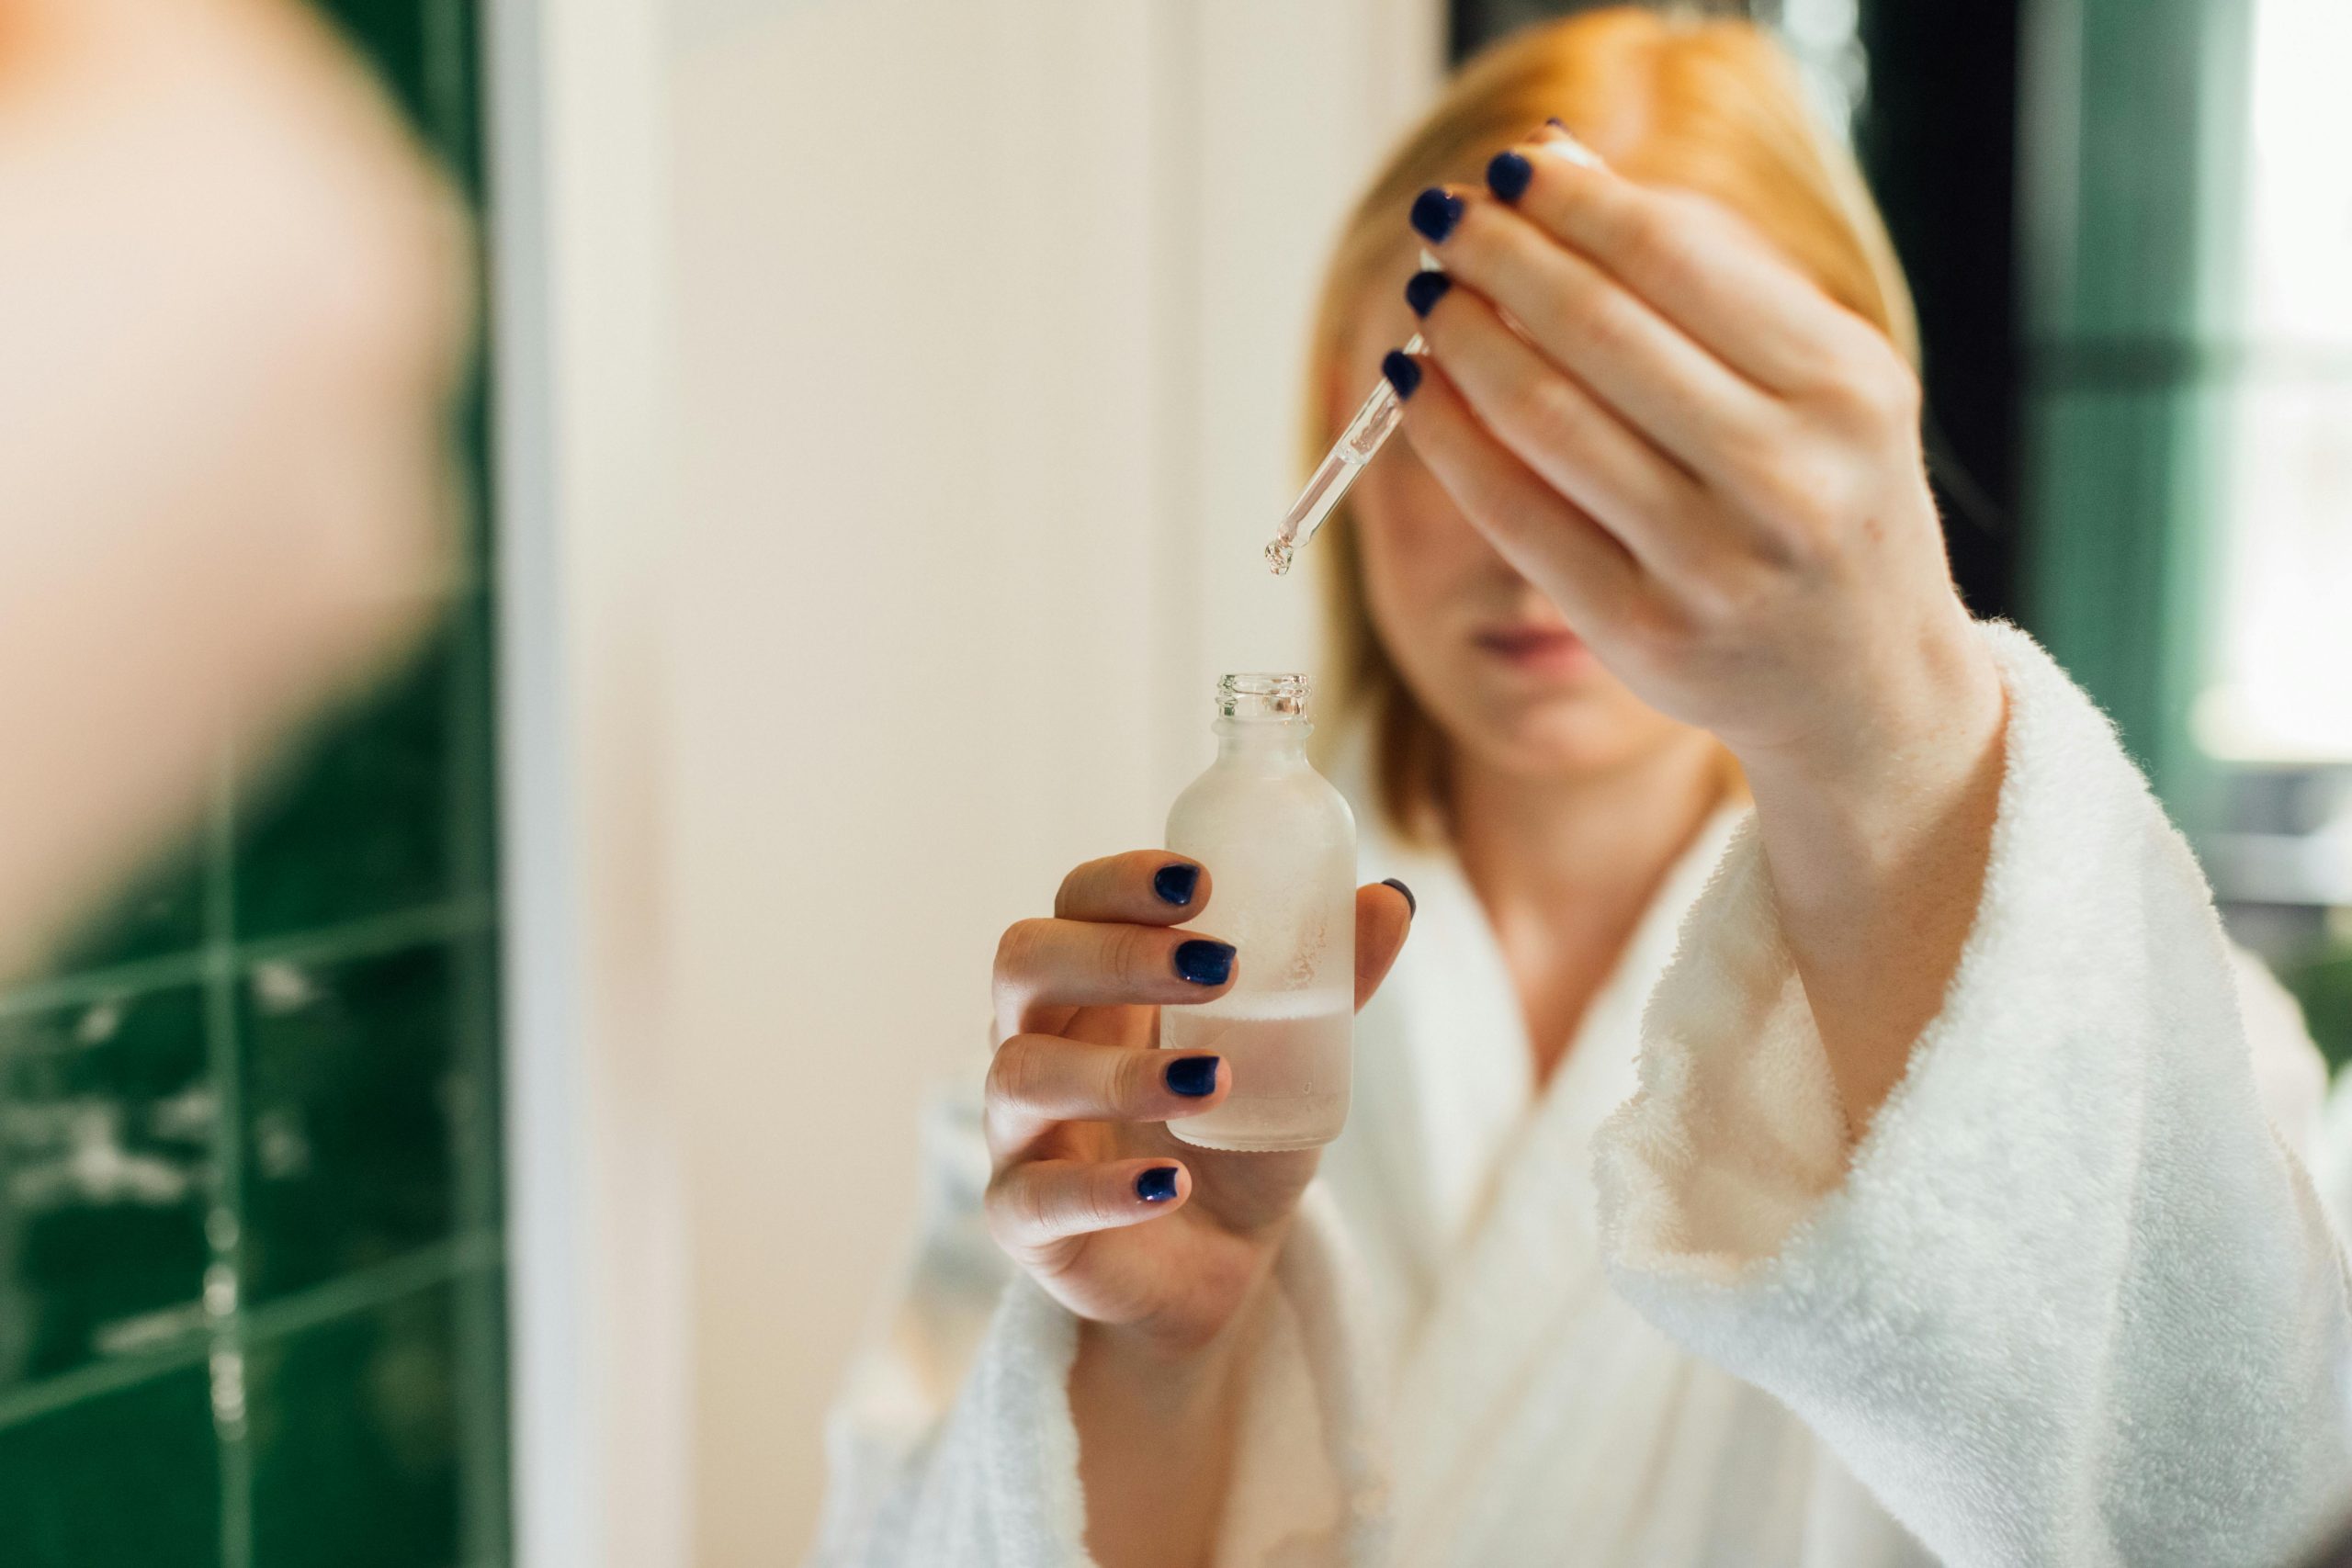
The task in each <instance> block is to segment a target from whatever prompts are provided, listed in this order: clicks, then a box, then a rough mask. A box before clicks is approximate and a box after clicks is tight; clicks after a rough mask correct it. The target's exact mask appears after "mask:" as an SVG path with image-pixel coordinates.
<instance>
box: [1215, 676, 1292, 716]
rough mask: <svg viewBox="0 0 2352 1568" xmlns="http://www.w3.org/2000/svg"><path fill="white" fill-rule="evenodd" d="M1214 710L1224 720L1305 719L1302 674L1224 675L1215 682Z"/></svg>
mask: <svg viewBox="0 0 2352 1568" xmlns="http://www.w3.org/2000/svg"><path fill="white" fill-rule="evenodd" d="M1216 711H1217V713H1218V714H1219V715H1220V716H1223V717H1226V718H1238V719H1252V718H1305V717H1306V676H1304V675H1227V676H1226V677H1225V678H1224V679H1223V680H1221V681H1219V682H1217V683H1216Z"/></svg>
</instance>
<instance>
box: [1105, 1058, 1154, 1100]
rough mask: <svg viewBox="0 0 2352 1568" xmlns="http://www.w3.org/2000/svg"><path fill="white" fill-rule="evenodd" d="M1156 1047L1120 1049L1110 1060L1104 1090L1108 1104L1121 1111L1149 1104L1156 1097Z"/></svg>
mask: <svg viewBox="0 0 2352 1568" xmlns="http://www.w3.org/2000/svg"><path fill="white" fill-rule="evenodd" d="M1158 1055H1159V1053H1158V1052H1156V1051H1148V1050H1132V1051H1122V1052H1120V1053H1119V1055H1118V1057H1117V1059H1116V1060H1114V1062H1113V1063H1112V1064H1111V1070H1110V1073H1109V1079H1110V1081H1109V1083H1108V1084H1107V1085H1106V1086H1105V1092H1106V1093H1107V1094H1108V1095H1109V1097H1110V1100H1111V1104H1112V1105H1113V1106H1114V1107H1115V1108H1117V1109H1119V1110H1121V1111H1135V1110H1140V1109H1142V1108H1144V1107H1147V1106H1149V1105H1151V1104H1152V1103H1153V1102H1154V1101H1155V1100H1158V1099H1159V1088H1160V1077H1159V1073H1160V1068H1159V1062H1158V1061H1157V1060H1155V1059H1154V1058H1155V1057H1157V1056H1158Z"/></svg>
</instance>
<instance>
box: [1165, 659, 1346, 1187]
mask: <svg viewBox="0 0 2352 1568" xmlns="http://www.w3.org/2000/svg"><path fill="white" fill-rule="evenodd" d="M1216 710H1217V717H1216V724H1215V726H1214V727H1213V728H1215V729H1216V737H1217V753H1216V761H1215V762H1213V763H1211V764H1210V765H1209V769H1208V771H1207V772H1206V773H1203V774H1202V775H1201V776H1200V777H1199V778H1197V779H1194V780H1193V782H1192V784H1190V785H1189V786H1187V787H1186V789H1185V791H1184V793H1183V794H1182V795H1178V796H1177V797H1176V804H1175V806H1174V807H1171V808H1170V811H1169V813H1168V847H1169V848H1170V849H1171V850H1173V851H1175V852H1177V853H1178V854H1181V855H1187V856H1190V857H1191V858H1192V859H1193V860H1196V861H1198V862H1200V863H1202V864H1203V865H1204V866H1206V867H1208V871H1209V900H1208V904H1207V906H1206V907H1205V908H1204V909H1203V910H1202V911H1201V914H1200V917H1199V922H1198V924H1199V929H1200V930H1201V931H1203V932H1204V933H1205V934H1207V935H1211V936H1216V937H1221V938H1223V939H1224V940H1225V941H1227V942H1232V943H1233V944H1234V945H1235V946H1236V947H1237V948H1238V949H1239V950H1240V952H1239V961H1238V971H1239V973H1238V976H1237V978H1236V980H1235V983H1234V987H1233V988H1232V989H1231V990H1230V991H1227V993H1226V994H1225V995H1224V996H1222V997H1219V998H1216V1000H1214V1001H1208V1002H1200V1003H1194V1004H1189V1005H1185V1006H1181V1007H1167V1008H1162V1009H1160V1011H1159V1043H1160V1044H1161V1045H1162V1046H1163V1047H1165V1048H1167V1049H1170V1050H1182V1051H1214V1052H1216V1054H1217V1055H1220V1056H1223V1057H1224V1058H1225V1059H1226V1061H1227V1064H1229V1067H1230V1071H1231V1073H1232V1077H1233V1089H1232V1091H1231V1092H1230V1093H1229V1094H1228V1095H1227V1097H1226V1099H1225V1100H1224V1102H1223V1103H1222V1104H1220V1105H1218V1106H1217V1107H1216V1109H1215V1110H1213V1111H1204V1112H1203V1113H1202V1114H1200V1115H1198V1116H1186V1117H1182V1118H1180V1119H1178V1120H1176V1121H1173V1122H1170V1123H1168V1130H1169V1131H1170V1132H1171V1133H1173V1134H1176V1136H1178V1137H1179V1138H1182V1140H1184V1141H1185V1142H1186V1143H1188V1144H1197V1145H1201V1146H1203V1147H1204V1148H1212V1149H1247V1150H1267V1149H1309V1148H1315V1147H1317V1146H1319V1145H1324V1144H1328V1143H1329V1142H1330V1141H1331V1140H1332V1139H1333V1138H1336V1137H1338V1136H1339V1135H1340V1128H1341V1127H1342V1126H1343V1125H1345V1124H1346V1122H1347V1119H1348V1069H1349V1061H1350V1053H1351V1033H1352V1028H1353V1023H1354V1018H1355V953H1356V819H1355V814H1354V813H1353V812H1351V811H1350V810H1349V809H1348V803H1347V801H1346V800H1345V799H1344V798H1343V797H1342V796H1341V795H1340V792H1339V791H1338V790H1336V789H1334V788H1332V787H1331V785H1330V784H1329V782H1328V781H1327V780H1325V779H1324V777H1323V775H1322V774H1320V773H1317V772H1316V771H1315V770H1314V768H1313V767H1311V766H1309V765H1308V763H1307V761H1306V737H1307V732H1308V731H1309V730H1310V729H1311V728H1313V726H1311V725H1309V724H1308V723H1307V721H1306V676H1304V675H1227V677H1225V679H1224V680H1222V681H1220V682H1217V694H1216Z"/></svg>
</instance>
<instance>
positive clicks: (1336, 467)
mask: <svg viewBox="0 0 2352 1568" xmlns="http://www.w3.org/2000/svg"><path fill="white" fill-rule="evenodd" d="M1421 346H1422V345H1421V334H1420V333H1414V334H1413V335H1412V337H1411V339H1410V340H1408V342H1407V343H1406V344H1405V347H1404V349H1403V352H1404V353H1406V354H1419V353H1420V351H1421ZM1404 412H1405V401H1404V400H1403V399H1402V398H1399V397H1398V396H1397V389H1396V388H1394V387H1392V386H1390V385H1389V384H1388V378H1387V377H1385V376H1384V377H1382V378H1380V385H1378V386H1376V387H1374V389H1372V395H1371V396H1370V397H1368V398H1366V399H1364V400H1363V407H1362V408H1360V409H1358V410H1356V416H1355V418H1353V419H1351V420H1350V421H1348V427H1347V428H1346V429H1345V430H1343V431H1341V432H1340V439H1339V440H1337V441H1335V442H1333V443H1332V444H1331V449H1330V450H1329V452H1326V453H1325V454H1324V455H1323V460H1322V461H1321V462H1319V463H1317V464H1316V465H1315V472H1314V473H1313V474H1312V475H1310V476H1309V477H1308V479H1307V481H1306V489H1305V490H1302V491H1299V492H1298V499H1297V500H1296V501H1294V502H1291V503H1290V510H1289V511H1288V512H1286V513H1283V525H1282V526H1281V527H1280V528H1278V529H1276V530H1275V532H1274V540H1273V543H1272V544H1270V545H1268V546H1267V547H1266V564H1267V565H1268V566H1271V567H1272V568H1273V569H1274V573H1275V575H1276V576H1280V575H1281V574H1282V573H1283V572H1286V571H1288V570H1290V563H1291V559H1292V558H1293V557H1295V556H1296V555H1297V554H1298V552H1299V549H1300V547H1302V546H1304V545H1305V544H1306V541H1307V540H1309V539H1311V538H1313V537H1315V531H1316V530H1317V528H1320V527H1322V526H1323V520H1324V519H1325V518H1326V517H1329V516H1330V515H1331V509H1332V508H1333V507H1335V506H1337V505H1339V504H1340V497H1341V496H1343V495H1345V494H1347V493H1348V487H1349V486H1350V485H1352V484H1354V483H1355V482H1356V476H1357V475H1358V474H1361V473H1363V468H1364V465H1365V464H1366V463H1369V462H1371V461H1372V457H1373V454H1374V453H1375V452H1377V451H1379V450H1380V444H1381V443H1382V442H1384V441H1385V440H1387V439H1388V438H1389V436H1391V435H1393V434H1396V431H1397V421H1398V420H1399V419H1400V418H1401V417H1402V416H1403V414H1404Z"/></svg>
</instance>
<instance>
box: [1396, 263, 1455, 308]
mask: <svg viewBox="0 0 2352 1568" xmlns="http://www.w3.org/2000/svg"><path fill="white" fill-rule="evenodd" d="M1449 288H1453V279H1452V278H1450V277H1448V276H1445V274H1443V273H1442V272H1417V273H1415V274H1413V276H1411V277H1409V278H1408V279H1407V280H1406V282H1405V303H1406V304H1408V305H1410V306H1411V307H1412V308H1413V314H1415V315H1416V316H1426V315H1428V314H1429V313H1430V310H1434V309H1435V308H1436V307H1437V302H1438V301H1439V300H1441V299H1444V298H1445V291H1446V290H1447V289H1449Z"/></svg>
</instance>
